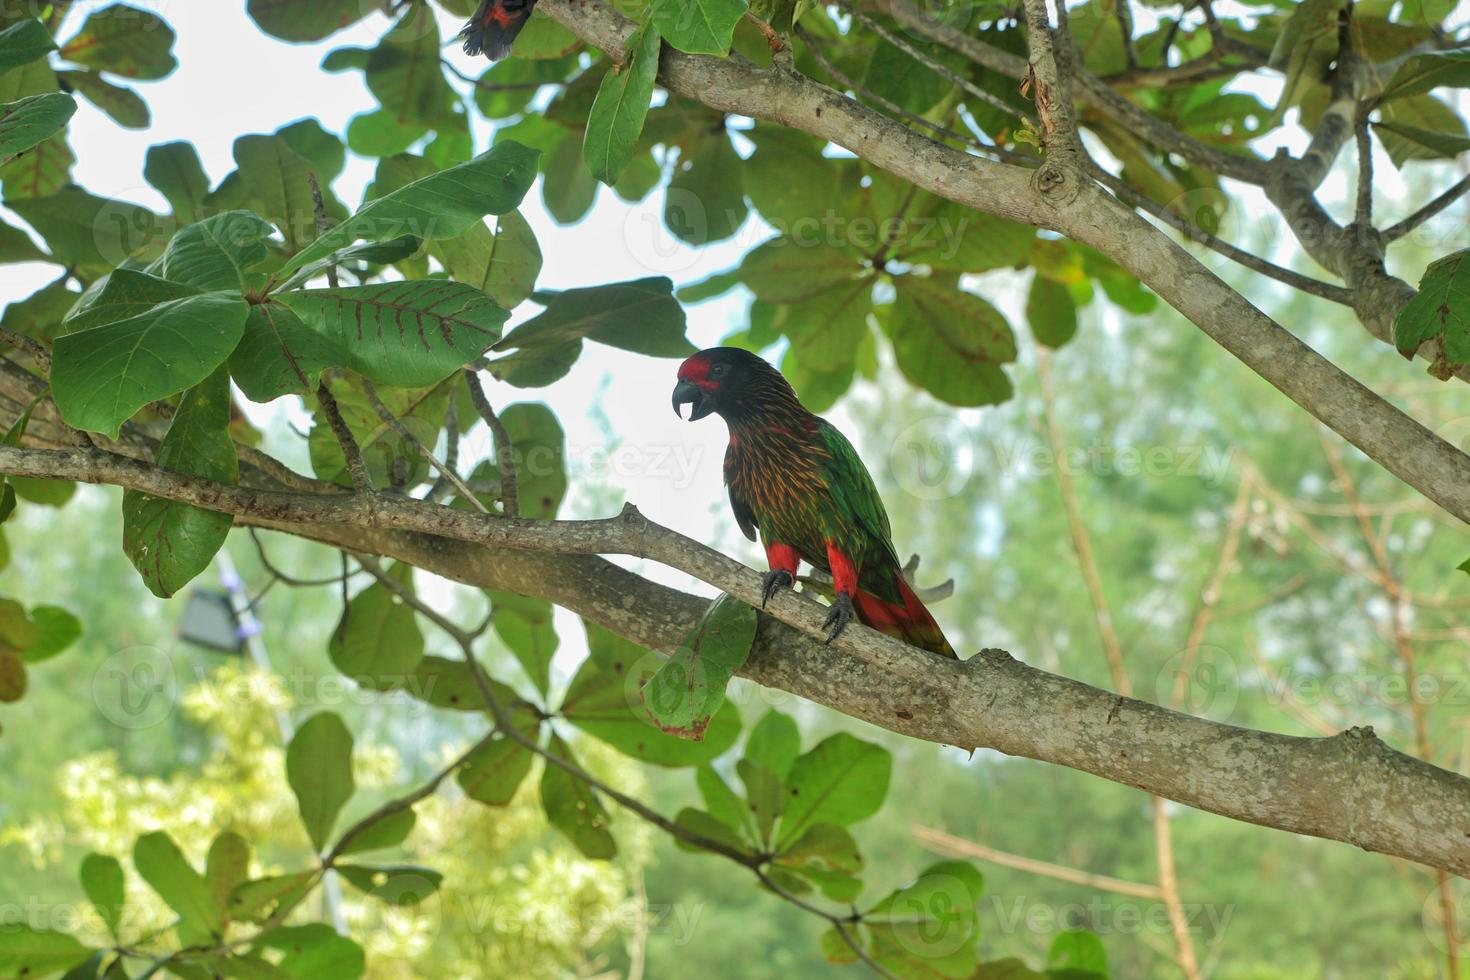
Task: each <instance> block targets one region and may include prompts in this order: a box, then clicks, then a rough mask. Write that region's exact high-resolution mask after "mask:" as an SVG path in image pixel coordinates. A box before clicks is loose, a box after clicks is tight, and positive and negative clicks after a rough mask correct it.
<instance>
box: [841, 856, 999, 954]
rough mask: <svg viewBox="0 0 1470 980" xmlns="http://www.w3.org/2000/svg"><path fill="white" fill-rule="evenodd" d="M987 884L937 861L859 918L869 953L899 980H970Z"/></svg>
mask: <svg viewBox="0 0 1470 980" xmlns="http://www.w3.org/2000/svg"><path fill="white" fill-rule="evenodd" d="M984 887H985V881H984V878H983V877H982V876H981V874H980V872H979V871H977V870H976V869H975V867H974V866H973V865H970V864H968V863H966V862H964V861H941V862H939V863H938V864H933V865H930V866H929V867H927V868H925V869H924V870H923V871H922V872H920V874H919V877H918V880H916V881H915V882H914V883H913V884H911V885H908V886H906V887H904V888H899V889H897V890H895V891H893V892H891V893H890V894H889V895H887V896H886V897H885V898H883V899H882V900H881V901H879V902H878V903H877V904H876V905H874V906H873V907H872V908H871V909H869V910H868V911H866V912H865V913H863V925H864V926H866V927H867V930H868V935H869V936H870V937H871V940H872V942H871V945H870V948H869V952H870V953H871V954H872V955H873V957H874V958H875V959H877V960H878V962H880V963H882V964H883V965H884V966H885V967H887V968H889V969H890V970H892V971H893V972H895V973H897V974H898V975H900V976H924V977H935V976H938V977H953V978H955V980H961V978H968V977H970V976H972V975H973V973H974V971H975V944H976V941H977V940H978V939H979V935H980V922H979V913H978V906H979V903H980V895H981V892H982V891H983V890H984Z"/></svg>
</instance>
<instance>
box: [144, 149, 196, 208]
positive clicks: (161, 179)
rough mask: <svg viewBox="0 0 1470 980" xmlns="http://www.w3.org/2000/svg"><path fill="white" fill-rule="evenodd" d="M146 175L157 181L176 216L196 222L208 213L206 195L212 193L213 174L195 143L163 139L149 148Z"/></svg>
mask: <svg viewBox="0 0 1470 980" xmlns="http://www.w3.org/2000/svg"><path fill="white" fill-rule="evenodd" d="M143 177H144V178H145V179H146V180H147V181H148V183H149V184H151V185H153V187H154V189H155V190H157V191H158V193H160V194H162V195H163V197H164V200H166V201H168V203H169V207H171V208H173V209H174V217H176V218H178V219H179V221H180V222H183V223H185V224H192V223H194V222H196V221H198V220H200V219H201V218H203V217H204V199H205V198H206V197H208V196H209V175H208V174H206V173H205V172H204V164H203V163H202V162H201V161H200V159H199V151H198V150H196V149H194V144H193V143H185V142H178V143H162V144H160V145H158V146H151V147H149V148H148V156H147V160H146V161H145V163H144V166H143Z"/></svg>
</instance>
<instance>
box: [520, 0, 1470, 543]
mask: <svg viewBox="0 0 1470 980" xmlns="http://www.w3.org/2000/svg"><path fill="white" fill-rule="evenodd" d="M540 9H543V10H545V11H546V13H548V14H550V15H551V16H552V17H554V18H555V19H556V20H558V21H560V22H561V23H562V24H564V25H566V26H567V27H568V28H570V29H571V30H572V31H573V32H574V33H576V34H577V35H578V36H580V37H581V38H583V39H584V40H585V41H587V42H588V43H590V44H592V45H594V46H596V47H598V48H601V49H602V50H604V51H609V52H614V51H621V50H623V48H624V47H625V43H626V40H627V38H628V36H629V35H631V33H632V31H633V24H632V22H631V21H628V20H627V19H625V18H623V17H622V16H621V15H619V14H617V13H615V12H614V11H612V10H610V9H608V8H607V7H604V6H602V5H601V4H598V3H595V2H593V0H543V3H542V6H541V8H540ZM659 77H660V79H661V81H662V82H663V84H664V85H665V87H667V88H668V89H669V90H670V91H672V92H674V93H676V94H678V95H684V96H687V97H689V98H693V99H697V100H699V101H700V102H703V103H704V104H705V105H707V106H710V107H711V108H714V109H717V110H719V111H722V112H729V113H736V114H740V115H745V116H750V117H752V118H757V119H765V120H770V121H773V122H778V123H782V124H784V125H787V126H791V127H792V128H795V129H799V130H802V131H804V132H807V133H811V134H812V135H814V136H818V137H820V138H822V139H825V140H827V141H829V142H832V143H835V144H837V145H838V146H842V147H845V148H847V149H848V150H851V151H852V152H853V153H855V154H857V155H858V156H860V157H862V158H864V159H866V160H868V161H869V162H870V163H873V164H874V165H876V166H878V167H881V168H883V169H884V170H887V171H889V172H890V173H893V174H895V175H897V176H899V177H902V178H904V179H906V180H909V181H911V182H913V183H914V184H916V185H918V186H919V187H922V188H924V189H925V190H928V191H930V192H932V193H934V194H938V195H939V196H941V197H945V198H948V199H949V200H951V201H954V202H956V203H959V204H963V205H966V206H968V207H972V208H975V209H976V210H978V211H982V212H984V213H987V214H994V215H998V216H1000V217H1004V218H1009V219H1011V220H1014V221H1022V222H1025V223H1027V224H1033V225H1039V226H1041V227H1044V228H1050V229H1053V230H1055V231H1059V232H1061V233H1062V234H1064V235H1067V236H1068V237H1070V238H1072V239H1074V240H1076V241H1079V242H1082V243H1084V244H1087V245H1091V246H1093V247H1094V248H1097V249H1098V250H1099V251H1101V252H1102V253H1103V254H1105V255H1107V256H1108V257H1109V258H1111V259H1113V260H1114V261H1115V262H1117V263H1118V264H1119V265H1121V266H1122V267H1123V268H1125V269H1127V270H1128V271H1129V272H1130V273H1132V274H1133V275H1135V276H1137V277H1138V278H1139V280H1140V281H1142V282H1143V283H1144V284H1146V285H1147V286H1149V287H1150V288H1152V289H1153V290H1154V291H1155V292H1157V293H1158V294H1159V295H1160V296H1161V297H1163V299H1164V300H1165V301H1166V302H1167V303H1169V305H1170V306H1173V307H1174V308H1175V309H1176V310H1178V311H1179V312H1181V313H1183V314H1184V315H1185V316H1186V317H1188V318H1189V319H1190V320H1191V321H1193V322H1194V323H1195V324H1196V325H1197V326H1198V327H1200V329H1202V330H1203V331H1204V332H1205V333H1207V334H1208V335H1209V336H1210V337H1212V338H1213V339H1214V340H1215V341H1216V342H1218V343H1219V344H1220V345H1221V346H1222V347H1224V348H1225V349H1226V350H1228V351H1230V353H1232V354H1234V355H1235V356H1236V357H1237V358H1239V359H1240V360H1241V361H1243V362H1244V363H1245V364H1246V365H1247V366H1248V367H1250V368H1251V369H1252V370H1253V371H1255V372H1256V373H1257V374H1259V375H1260V376H1261V377H1263V378H1265V379H1266V380H1267V381H1269V382H1270V383H1271V384H1273V385H1275V386H1276V388H1277V389H1279V390H1280V391H1281V392H1282V393H1283V394H1285V395H1286V396H1287V397H1288V398H1290V399H1292V400H1293V401H1295V402H1296V403H1297V404H1298V405H1300V406H1302V407H1303V408H1305V409H1306V410H1307V411H1309V412H1310V413H1312V414H1313V415H1314V416H1316V417H1317V418H1318V419H1320V420H1321V421H1322V422H1324V423H1326V424H1327V425H1328V427H1330V428H1331V429H1333V430H1334V431H1336V432H1337V433H1338V434H1340V435H1342V436H1343V437H1344V438H1345V439H1347V440H1348V441H1349V442H1351V443H1352V444H1353V445H1355V446H1357V447H1358V448H1359V449H1361V450H1362V451H1363V452H1364V453H1366V454H1367V455H1368V456H1369V457H1371V458H1372V459H1374V460H1376V461H1377V462H1379V463H1380V464H1381V465H1382V466H1384V467H1385V468H1386V469H1388V470H1389V471H1390V472H1392V473H1394V474H1395V475H1396V476H1398V477H1399V478H1400V479H1402V480H1403V481H1404V482H1406V483H1408V484H1409V485H1410V486H1412V487H1414V488H1415V489H1417V490H1418V491H1419V492H1420V493H1423V494H1424V495H1425V496H1426V497H1428V498H1429V499H1431V500H1433V501H1434V502H1435V503H1437V504H1439V505H1440V506H1441V507H1443V508H1444V509H1445V510H1447V511H1448V512H1449V513H1451V514H1453V515H1455V516H1456V517H1458V518H1459V519H1461V520H1463V521H1466V522H1470V457H1466V456H1465V454H1464V453H1461V452H1460V451H1459V450H1457V449H1455V448H1454V447H1453V446H1451V445H1449V444H1448V443H1446V442H1445V441H1444V440H1442V439H1440V438H1439V437H1437V436H1435V435H1434V434H1433V433H1432V432H1430V431H1429V430H1427V429H1425V428H1424V427H1423V426H1422V425H1420V424H1419V423H1418V422H1416V421H1414V420H1413V419H1411V418H1409V417H1408V416H1407V415H1405V414H1403V413H1402V412H1400V411H1399V410H1398V409H1397V408H1395V407H1394V406H1392V405H1391V404H1389V403H1388V402H1386V401H1384V400H1383V399H1382V398H1380V397H1378V396H1377V395H1376V394H1374V393H1373V392H1372V391H1370V390H1369V389H1368V388H1366V387H1365V386H1364V385H1362V384H1361V383H1359V382H1358V381H1357V380H1356V379H1355V378H1353V377H1351V376H1350V375H1348V374H1346V373H1344V372H1343V371H1341V370H1339V369H1338V368H1337V367H1336V366H1334V365H1333V364H1332V363H1331V362H1329V361H1327V360H1326V359H1325V358H1323V357H1322V356H1321V355H1320V354H1318V353H1317V352H1316V351H1314V350H1312V349H1311V348H1310V347H1308V346H1307V345H1306V344H1304V343H1302V342H1301V341H1300V340H1298V339H1297V338H1296V337H1294V336H1293V335H1292V334H1290V333H1289V332H1288V331H1287V330H1285V329H1284V328H1282V327H1281V326H1280V324H1277V323H1276V322H1274V321H1273V320H1271V319H1270V318H1269V317H1267V316H1266V315H1265V314H1264V313H1262V312H1261V311H1260V310H1258V309H1256V308H1255V307H1254V306H1252V305H1251V304H1250V303H1249V302H1248V301H1247V300H1246V299H1245V297H1243V296H1241V295H1240V294H1239V293H1237V292H1235V290H1233V289H1231V288H1230V287H1229V286H1227V285H1226V284H1225V283H1224V282H1222V281H1221V280H1220V279H1219V278H1218V277H1217V276H1215V275H1214V273H1212V272H1210V271H1209V270H1208V269H1206V268H1205V267H1204V266H1203V265H1201V264H1200V262H1199V261H1198V260H1197V259H1195V258H1194V257H1193V256H1192V255H1190V254H1189V253H1188V252H1187V251H1186V250H1185V249H1184V248H1182V247H1181V246H1180V245H1178V244H1177V243H1176V242H1174V241H1173V240H1172V239H1170V238H1169V237H1168V236H1167V235H1165V234H1164V233H1163V232H1162V231H1160V230H1159V229H1157V228H1155V227H1154V226H1153V225H1151V224H1149V223H1148V222H1147V221H1145V220H1144V219H1143V218H1142V217H1140V216H1139V215H1138V214H1136V213H1135V212H1134V211H1132V210H1130V209H1129V208H1127V207H1125V206H1123V205H1122V204H1120V203H1119V202H1118V201H1117V200H1115V199H1114V198H1113V197H1112V196H1111V195H1109V194H1107V193H1105V192H1104V191H1103V190H1102V189H1101V188H1099V187H1097V186H1096V185H1095V184H1093V183H1092V182H1091V181H1085V180H1084V179H1083V178H1082V174H1081V171H1080V170H1077V169H1075V168H1070V167H1066V166H1057V165H1055V164H1053V163H1052V162H1051V161H1050V160H1048V161H1046V162H1044V163H1043V165H1042V166H1041V168H1039V169H1038V170H1035V171H1027V170H1023V169H1021V168H1020V167H1013V166H1008V165H1006V164H1002V163H995V162H993V161H989V160H984V159H981V158H979V157H975V156H972V155H970V154H966V153H962V152H960V151H959V150H955V149H951V148H950V147H946V146H943V145H941V144H939V143H936V142H934V141H933V140H930V139H927V138H925V137H923V136H921V135H919V134H918V133H915V132H913V131H911V130H909V129H908V128H906V127H905V126H903V125H901V124H900V123H898V122H896V121H894V120H892V119H889V118H888V117H886V116H883V115H880V114H879V113H877V112H874V111H873V110H871V109H868V108H867V107H865V106H862V105H860V104H858V103H857V102H855V101H853V100H852V99H849V98H847V97H845V96H843V95H842V94H840V93H838V92H834V91H833V90H831V89H829V88H827V87H826V86H823V85H820V84H818V83H816V82H814V81H812V80H811V79H809V78H806V77H805V76H803V75H800V74H798V73H796V72H794V71H792V70H790V69H788V68H784V67H782V66H780V65H775V66H772V67H771V68H768V69H758V68H755V67H754V66H752V65H750V64H749V63H747V62H744V61H743V60H741V59H738V58H735V57H731V58H726V59H719V58H709V57H701V56H694V55H686V54H682V53H680V52H677V51H673V50H668V49H666V50H665V51H664V52H663V56H662V59H661V61H660V70H659ZM1033 180H1034V183H1033Z"/></svg>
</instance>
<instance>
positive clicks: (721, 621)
mask: <svg viewBox="0 0 1470 980" xmlns="http://www.w3.org/2000/svg"><path fill="white" fill-rule="evenodd" d="M755 622H756V615H755V609H754V608H752V607H751V606H749V605H747V604H745V603H743V602H741V601H740V600H739V599H736V598H734V597H733V596H731V595H730V594H729V593H727V592H722V593H720V595H719V598H717V599H715V601H714V602H712V603H710V605H709V607H708V608H707V609H706V610H705V611H704V615H703V616H701V617H700V619H699V622H698V623H697V624H696V625H695V627H694V629H693V630H691V631H690V633H689V634H688V635H687V636H685V637H684V641H683V642H682V643H680V644H679V649H678V650H676V651H675V652H674V654H673V656H671V657H669V659H668V660H666V661H664V663H663V665H662V666H661V667H659V669H658V671H657V672H656V673H655V674H654V675H653V677H652V678H651V679H650V680H649V681H648V683H647V684H646V685H644V687H643V691H642V694H643V703H644V704H645V705H646V706H647V707H648V710H649V713H650V714H652V716H653V718H654V720H655V721H657V722H658V726H659V728H661V729H662V730H663V731H665V732H668V733H669V734H671V735H677V736H679V737H681V738H687V739H692V740H695V741H698V740H700V739H703V738H704V736H705V730H706V728H707V727H708V726H709V723H710V719H711V718H712V717H713V716H714V714H715V712H716V711H718V710H719V709H720V706H721V705H723V704H724V703H725V688H726V686H727V685H728V684H729V683H730V678H731V677H733V676H734V675H735V672H736V671H737V670H739V669H740V668H741V666H743V665H744V663H745V660H746V658H747V657H749V656H750V645H751V643H752V642H753V641H754V640H755Z"/></svg>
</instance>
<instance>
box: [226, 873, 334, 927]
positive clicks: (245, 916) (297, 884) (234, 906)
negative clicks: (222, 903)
mask: <svg viewBox="0 0 1470 980" xmlns="http://www.w3.org/2000/svg"><path fill="white" fill-rule="evenodd" d="M316 880H317V876H316V872H314V871H297V872H294V873H292V874H285V875H274V876H271V877H269V878H257V879H255V880H254V881H247V882H245V883H244V884H243V885H240V886H238V887H237V888H236V889H235V890H234V892H232V893H231V895H230V918H232V919H235V920H237V921H250V922H263V921H265V920H266V919H269V918H270V917H271V916H273V915H275V914H276V913H278V912H280V911H282V910H283V909H290V908H294V907H295V905H296V903H297V902H299V901H301V899H302V898H303V897H304V896H305V895H306V893H307V892H308V891H309V890H310V889H311V887H312V885H313V884H315V882H316Z"/></svg>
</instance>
